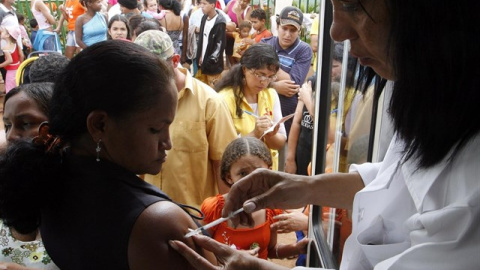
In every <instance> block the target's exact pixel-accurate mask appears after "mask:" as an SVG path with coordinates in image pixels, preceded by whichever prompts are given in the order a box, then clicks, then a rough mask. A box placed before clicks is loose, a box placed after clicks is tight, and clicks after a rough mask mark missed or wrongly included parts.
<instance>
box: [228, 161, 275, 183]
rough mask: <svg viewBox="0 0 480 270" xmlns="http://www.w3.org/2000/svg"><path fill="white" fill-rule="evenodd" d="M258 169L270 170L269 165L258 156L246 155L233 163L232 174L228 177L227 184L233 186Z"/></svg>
mask: <svg viewBox="0 0 480 270" xmlns="http://www.w3.org/2000/svg"><path fill="white" fill-rule="evenodd" d="M258 168H266V169H268V165H267V163H265V161H263V160H262V159H261V158H259V157H257V156H253V155H245V156H243V157H241V158H239V159H237V161H235V162H234V163H232V165H231V166H230V172H229V173H228V175H227V182H228V183H229V184H233V183H235V182H237V181H238V180H240V179H241V178H242V177H244V176H246V175H249V174H250V173H251V172H253V171H254V170H255V169H258Z"/></svg>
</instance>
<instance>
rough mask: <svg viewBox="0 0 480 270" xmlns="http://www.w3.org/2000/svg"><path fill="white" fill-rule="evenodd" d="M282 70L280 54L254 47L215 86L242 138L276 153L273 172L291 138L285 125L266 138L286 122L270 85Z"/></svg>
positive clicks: (264, 48)
mask: <svg viewBox="0 0 480 270" xmlns="http://www.w3.org/2000/svg"><path fill="white" fill-rule="evenodd" d="M279 67H280V64H279V60H278V56H277V53H276V52H275V50H274V49H273V47H272V46H270V45H268V44H260V43H259V44H254V45H252V46H251V47H250V48H248V49H247V50H246V51H245V53H244V54H243V56H242V58H241V59H240V64H237V65H235V66H233V67H232V68H231V69H230V71H229V72H228V73H227V74H226V75H225V76H224V77H223V79H222V80H221V81H219V82H218V83H217V84H216V85H215V89H216V90H217V91H219V92H220V95H221V96H222V97H223V99H224V100H225V101H226V103H227V105H228V108H229V111H230V114H231V116H232V119H233V123H234V125H235V129H236V131H237V133H238V134H240V135H241V136H252V137H256V138H259V139H263V141H264V142H265V144H266V145H267V146H268V148H270V150H271V151H272V157H273V169H274V170H276V169H277V168H278V152H277V150H278V149H280V148H282V147H283V146H284V145H285V141H286V140H287V135H286V131H285V127H284V125H283V124H280V125H278V126H277V127H276V128H275V129H274V130H273V131H272V132H268V133H267V134H265V135H264V133H265V131H267V130H268V129H269V128H270V127H272V126H273V125H274V123H277V122H278V121H280V119H281V118H282V111H281V109H280V99H279V97H278V94H277V92H276V91H275V89H273V88H269V87H268V85H269V84H270V82H272V81H274V80H275V79H276V75H275V74H276V73H277V71H278V69H279Z"/></svg>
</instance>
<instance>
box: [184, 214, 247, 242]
mask: <svg viewBox="0 0 480 270" xmlns="http://www.w3.org/2000/svg"><path fill="white" fill-rule="evenodd" d="M241 212H243V208H240V209H238V210H237V211H235V212H233V213H231V214H230V215H229V216H228V217H222V218H219V219H217V220H214V221H212V222H210V223H208V224H207V225H205V226H202V227H199V228H197V229H195V230H192V231H190V232H189V233H187V234H185V237H186V238H188V237H191V236H193V235H196V234H199V233H200V232H201V231H202V230H207V229H210V228H211V227H213V226H217V225H218V224H220V223H222V222H224V221H225V220H229V219H230V218H232V217H233V216H235V215H237V214H239V213H241Z"/></svg>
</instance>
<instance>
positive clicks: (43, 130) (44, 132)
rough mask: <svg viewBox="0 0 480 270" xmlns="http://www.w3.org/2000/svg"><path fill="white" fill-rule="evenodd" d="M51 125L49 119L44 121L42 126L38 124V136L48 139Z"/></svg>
mask: <svg viewBox="0 0 480 270" xmlns="http://www.w3.org/2000/svg"><path fill="white" fill-rule="evenodd" d="M49 131H50V126H49V124H48V122H47V121H45V122H42V123H41V124H40V126H38V137H39V138H41V139H42V140H45V141H46V140H47V139H48V137H49V136H50V132H49Z"/></svg>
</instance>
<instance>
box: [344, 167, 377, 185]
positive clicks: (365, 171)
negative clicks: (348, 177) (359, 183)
mask: <svg viewBox="0 0 480 270" xmlns="http://www.w3.org/2000/svg"><path fill="white" fill-rule="evenodd" d="M381 166H382V163H381V162H380V163H363V164H361V165H358V164H352V165H350V169H349V172H358V174H360V176H361V177H362V180H363V183H364V184H365V186H367V185H368V184H369V183H370V182H372V181H373V180H374V179H375V177H377V174H378V171H379V170H380V168H381Z"/></svg>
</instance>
